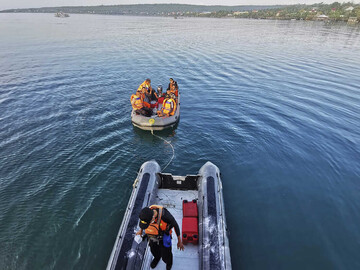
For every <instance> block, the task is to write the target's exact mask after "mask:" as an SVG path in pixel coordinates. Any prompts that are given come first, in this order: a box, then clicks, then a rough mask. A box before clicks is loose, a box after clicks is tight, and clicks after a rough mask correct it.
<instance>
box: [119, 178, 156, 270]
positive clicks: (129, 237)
mask: <svg viewBox="0 0 360 270" xmlns="http://www.w3.org/2000/svg"><path fill="white" fill-rule="evenodd" d="M149 180H150V174H149V173H145V174H144V175H143V177H142V180H141V184H140V187H139V191H138V193H137V195H136V200H135V203H134V207H133V208H132V210H131V212H132V213H131V215H130V220H129V223H128V225H127V228H126V232H125V235H124V240H123V243H122V246H121V249H120V252H119V255H118V258H117V261H116V266H115V269H116V270H122V269H126V266H127V263H128V256H127V252H128V251H129V250H131V246H132V243H133V241H134V228H135V227H136V225H137V223H138V222H139V217H138V213H140V211H141V209H142V206H143V203H144V199H145V193H146V190H147V187H148V185H149ZM144 252H145V251H144Z"/></svg>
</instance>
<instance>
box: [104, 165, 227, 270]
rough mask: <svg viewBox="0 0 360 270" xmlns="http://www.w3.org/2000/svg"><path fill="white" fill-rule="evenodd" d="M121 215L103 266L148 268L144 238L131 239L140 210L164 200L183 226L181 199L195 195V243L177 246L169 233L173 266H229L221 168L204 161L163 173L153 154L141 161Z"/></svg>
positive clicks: (148, 253)
mask: <svg viewBox="0 0 360 270" xmlns="http://www.w3.org/2000/svg"><path fill="white" fill-rule="evenodd" d="M133 187H134V188H133V192H132V194H131V197H130V199H129V204H128V207H127V208H126V211H125V214H124V218H123V221H122V224H121V227H120V230H119V232H118V236H117V238H116V241H115V245H114V248H113V251H112V253H111V256H110V259H109V262H108V266H107V269H108V270H115V269H127V270H130V269H133V270H135V269H149V268H150V263H151V260H152V258H153V257H152V254H151V252H150V249H149V247H148V243H147V241H142V242H140V243H139V244H138V243H137V242H136V241H135V240H134V237H135V233H136V231H138V230H139V227H138V223H139V218H138V215H139V212H140V211H141V209H142V208H144V207H147V206H150V205H152V204H158V205H163V206H164V207H166V208H167V209H168V210H169V211H170V213H172V214H173V216H174V217H175V219H176V221H177V222H178V224H179V227H180V228H181V227H182V202H183V200H188V201H192V200H196V201H197V205H198V208H199V216H198V219H199V223H198V226H199V243H198V244H197V245H193V244H188V245H186V246H185V250H184V251H179V250H177V249H176V243H177V239H176V236H175V235H174V234H173V240H172V242H173V243H172V245H173V247H172V251H173V261H174V264H173V267H172V269H173V270H177V269H189V270H191V269H204V270H205V269H209V270H210V269H231V259H230V249H229V240H228V231H227V226H226V220H225V208H224V200H223V194H222V184H221V179H220V171H219V169H218V168H217V167H216V166H215V165H214V164H212V163H211V162H207V163H205V164H204V165H203V166H202V167H201V169H200V170H199V173H198V174H197V175H186V176H173V175H171V174H165V173H161V168H160V166H159V165H158V163H157V162H156V161H154V160H152V161H148V162H145V163H144V164H143V165H142V166H141V168H140V171H139V174H138V177H137V179H136V180H135V183H134V185H133Z"/></svg>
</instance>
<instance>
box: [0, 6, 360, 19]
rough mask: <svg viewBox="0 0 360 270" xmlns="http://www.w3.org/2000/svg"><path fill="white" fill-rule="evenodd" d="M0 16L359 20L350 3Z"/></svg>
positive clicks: (81, 9) (80, 9)
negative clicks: (67, 15) (77, 15)
mask: <svg viewBox="0 0 360 270" xmlns="http://www.w3.org/2000/svg"><path fill="white" fill-rule="evenodd" d="M0 12H7V13H8V12H14V13H57V12H65V13H78V14H108V15H138V16H173V17H215V18H226V17H235V18H252V19H279V20H286V19H287V20H289V19H296V20H316V19H318V18H326V19H329V20H334V21H347V20H348V19H349V18H357V20H360V4H354V3H352V2H347V3H339V2H334V3H332V4H324V3H318V4H313V5H305V4H298V5H277V6H254V5H252V6H220V5H219V6H202V5H183V4H138V5H109V6H68V7H43V8H27V9H10V10H3V11H0Z"/></svg>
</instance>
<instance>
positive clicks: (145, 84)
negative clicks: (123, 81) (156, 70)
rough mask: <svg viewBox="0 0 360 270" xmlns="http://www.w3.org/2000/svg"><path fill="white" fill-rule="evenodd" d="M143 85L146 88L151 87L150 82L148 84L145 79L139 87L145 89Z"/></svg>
mask: <svg viewBox="0 0 360 270" xmlns="http://www.w3.org/2000/svg"><path fill="white" fill-rule="evenodd" d="M143 87H145V88H146V90H149V88H150V84H148V83H147V82H146V81H144V82H143V83H142V84H140V86H139V88H138V90H140V91H141V90H142V89H143Z"/></svg>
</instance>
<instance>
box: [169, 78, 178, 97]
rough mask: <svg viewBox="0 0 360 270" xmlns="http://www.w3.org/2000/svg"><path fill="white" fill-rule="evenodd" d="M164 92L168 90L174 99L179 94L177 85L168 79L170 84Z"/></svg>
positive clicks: (171, 79)
mask: <svg viewBox="0 0 360 270" xmlns="http://www.w3.org/2000/svg"><path fill="white" fill-rule="evenodd" d="M166 90H170V91H171V93H173V94H174V95H175V96H176V97H177V96H178V94H179V87H178V84H177V82H176V81H174V79H173V78H170V83H169V86H168V88H167V89H166Z"/></svg>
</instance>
